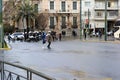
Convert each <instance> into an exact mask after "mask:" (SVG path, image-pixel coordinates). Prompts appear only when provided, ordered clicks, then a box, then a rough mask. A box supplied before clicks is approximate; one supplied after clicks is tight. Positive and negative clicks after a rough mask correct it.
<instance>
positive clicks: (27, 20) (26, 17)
mask: <svg viewBox="0 0 120 80" xmlns="http://www.w3.org/2000/svg"><path fill="white" fill-rule="evenodd" d="M35 18H36V14H35V9H34V6H33V5H31V4H30V3H29V2H28V1H26V0H23V3H22V4H21V5H20V6H19V8H18V13H17V16H16V21H17V22H19V21H20V20H22V22H23V28H24V33H25V30H26V32H27V36H26V37H25V39H26V38H28V32H29V29H30V26H31V23H32V22H34V20H35ZM25 24H26V29H25V26H24V25H25Z"/></svg>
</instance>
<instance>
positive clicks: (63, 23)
mask: <svg viewBox="0 0 120 80" xmlns="http://www.w3.org/2000/svg"><path fill="white" fill-rule="evenodd" d="M65 24H66V17H64V16H62V25H65Z"/></svg>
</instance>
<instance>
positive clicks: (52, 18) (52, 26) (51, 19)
mask: <svg viewBox="0 0 120 80" xmlns="http://www.w3.org/2000/svg"><path fill="white" fill-rule="evenodd" d="M50 28H54V17H50Z"/></svg>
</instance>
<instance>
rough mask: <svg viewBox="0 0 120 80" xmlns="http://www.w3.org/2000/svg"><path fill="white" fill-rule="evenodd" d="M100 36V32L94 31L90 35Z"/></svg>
mask: <svg viewBox="0 0 120 80" xmlns="http://www.w3.org/2000/svg"><path fill="white" fill-rule="evenodd" d="M98 36H99V33H98V32H92V33H91V34H90V37H98Z"/></svg>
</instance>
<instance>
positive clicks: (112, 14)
mask: <svg viewBox="0 0 120 80" xmlns="http://www.w3.org/2000/svg"><path fill="white" fill-rule="evenodd" d="M109 16H118V12H117V11H109Z"/></svg>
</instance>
